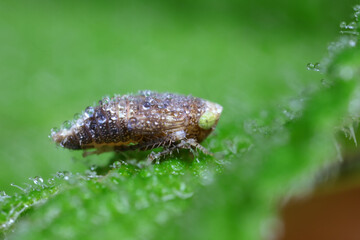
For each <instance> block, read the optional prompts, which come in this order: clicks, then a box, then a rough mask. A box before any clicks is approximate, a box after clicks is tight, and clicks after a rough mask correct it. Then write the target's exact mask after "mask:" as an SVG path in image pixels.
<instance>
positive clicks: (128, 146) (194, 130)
mask: <svg viewBox="0 0 360 240" xmlns="http://www.w3.org/2000/svg"><path fill="white" fill-rule="evenodd" d="M222 109H223V108H222V106H220V105H219V104H217V103H213V102H210V101H207V100H204V99H201V98H196V97H193V96H191V95H189V96H184V95H179V94H173V93H157V92H153V91H149V90H145V91H139V93H138V94H135V95H131V94H130V95H123V96H119V95H115V96H114V97H113V98H109V97H104V98H103V99H102V100H100V101H99V104H98V105H97V106H95V107H87V108H86V109H85V111H83V112H82V114H76V115H75V117H74V120H72V121H65V122H64V123H63V125H62V127H61V128H60V129H52V130H51V135H50V138H51V139H52V140H53V141H54V142H55V143H57V144H58V145H60V146H61V147H64V148H68V149H73V150H85V151H84V153H83V156H87V155H91V154H100V153H103V152H108V151H127V150H137V149H139V150H150V149H154V148H158V147H162V148H163V150H162V151H161V152H158V153H154V152H152V153H151V154H149V156H148V159H149V161H153V160H155V159H159V158H160V157H162V156H165V155H168V154H171V153H172V152H173V151H174V150H178V149H190V150H193V149H200V150H201V151H202V152H204V153H205V154H211V153H210V152H209V151H208V150H207V149H205V148H204V147H203V146H201V145H200V142H202V141H203V140H204V139H205V138H206V137H207V136H208V135H209V134H210V133H211V132H212V131H213V130H214V129H215V127H216V125H217V123H218V120H219V118H220V115H221V112H222ZM89 149H94V150H93V151H89Z"/></svg>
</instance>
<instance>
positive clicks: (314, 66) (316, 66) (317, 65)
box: [306, 63, 320, 72]
mask: <svg viewBox="0 0 360 240" xmlns="http://www.w3.org/2000/svg"><path fill="white" fill-rule="evenodd" d="M306 67H307V69H308V70H311V71H316V72H318V71H320V63H315V64H314V63H308V64H307V65H306Z"/></svg>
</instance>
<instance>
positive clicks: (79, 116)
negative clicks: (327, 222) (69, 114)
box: [74, 113, 82, 120]
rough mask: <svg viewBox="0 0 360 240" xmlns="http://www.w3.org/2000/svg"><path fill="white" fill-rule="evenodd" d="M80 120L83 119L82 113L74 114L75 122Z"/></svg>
mask: <svg viewBox="0 0 360 240" xmlns="http://www.w3.org/2000/svg"><path fill="white" fill-rule="evenodd" d="M80 118H82V115H81V114H80V113H75V114H74V120H79V119H80Z"/></svg>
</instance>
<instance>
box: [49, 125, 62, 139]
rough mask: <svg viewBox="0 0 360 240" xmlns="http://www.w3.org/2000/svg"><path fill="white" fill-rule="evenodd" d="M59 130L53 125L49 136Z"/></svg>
mask: <svg viewBox="0 0 360 240" xmlns="http://www.w3.org/2000/svg"><path fill="white" fill-rule="evenodd" d="M59 131H60V129H59V128H57V127H54V128H52V129H51V130H50V137H52V136H54V135H55V134H56V133H58V132H59Z"/></svg>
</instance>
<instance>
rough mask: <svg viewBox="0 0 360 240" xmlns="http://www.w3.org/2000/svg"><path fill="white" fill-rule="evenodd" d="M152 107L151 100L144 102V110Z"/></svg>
mask: <svg viewBox="0 0 360 240" xmlns="http://www.w3.org/2000/svg"><path fill="white" fill-rule="evenodd" d="M150 107H151V104H150V102H144V104H143V109H144V110H148V109H149V108H150Z"/></svg>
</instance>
